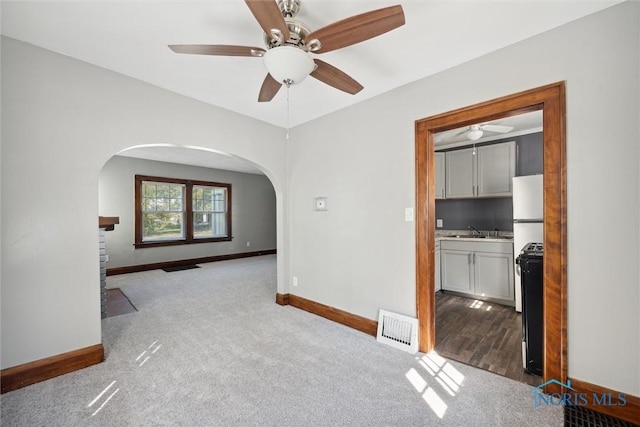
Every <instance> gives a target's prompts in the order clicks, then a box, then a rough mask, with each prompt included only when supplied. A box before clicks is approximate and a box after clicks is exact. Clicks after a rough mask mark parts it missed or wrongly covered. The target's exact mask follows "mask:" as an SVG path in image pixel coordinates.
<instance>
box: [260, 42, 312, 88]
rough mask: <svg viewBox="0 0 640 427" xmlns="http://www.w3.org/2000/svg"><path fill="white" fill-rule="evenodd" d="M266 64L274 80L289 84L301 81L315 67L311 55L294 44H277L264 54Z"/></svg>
mask: <svg viewBox="0 0 640 427" xmlns="http://www.w3.org/2000/svg"><path fill="white" fill-rule="evenodd" d="M264 65H265V67H267V71H269V74H271V77H273V79H274V80H276V81H277V82H279V83H283V84H285V85H287V86H290V85H293V84H297V83H300V82H301V81H303V80H304V79H305V77H307V76H308V75H309V74H310V73H311V72H312V71H313V70H314V69H315V68H316V64H315V62H313V59H312V58H311V56H310V55H309V54H308V53H307V52H305V51H303V50H301V49H299V48H297V47H293V46H277V47H274V48H271V49H269V50H268V51H267V52H266V53H265V54H264Z"/></svg>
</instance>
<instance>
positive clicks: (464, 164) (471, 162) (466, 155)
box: [445, 148, 476, 199]
mask: <svg viewBox="0 0 640 427" xmlns="http://www.w3.org/2000/svg"><path fill="white" fill-rule="evenodd" d="M474 152H475V149H474V148H465V149H463V150H455V151H447V152H446V153H445V160H446V161H445V163H446V171H445V175H446V180H445V182H446V188H447V191H446V197H447V199H454V198H465V197H474V196H475V195H476V194H475V188H476V187H475V186H476V156H475V154H474Z"/></svg>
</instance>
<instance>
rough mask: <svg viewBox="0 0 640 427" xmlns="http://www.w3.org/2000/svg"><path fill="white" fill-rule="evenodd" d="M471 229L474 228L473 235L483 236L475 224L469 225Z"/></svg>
mask: <svg viewBox="0 0 640 427" xmlns="http://www.w3.org/2000/svg"><path fill="white" fill-rule="evenodd" d="M469 230H473V231H472V233H473V235H474V236H475V235H479V236H482V232H481V231H480V230H478V229H477V228H475V227H474V226H473V225H470V226H469Z"/></svg>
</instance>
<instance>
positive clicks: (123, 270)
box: [107, 249, 276, 276]
mask: <svg viewBox="0 0 640 427" xmlns="http://www.w3.org/2000/svg"><path fill="white" fill-rule="evenodd" d="M274 254H276V249H267V250H264V251H255V252H241V253H236V254H226V255H214V256H208V257H203V258H191V259H181V260H178V261H166V262H154V263H152V264H141V265H131V266H126V267H113V268H107V276H115V275H118V274H128V273H139V272H141V271H149V270H159V269H161V268H171V267H182V266H185V265H192V264H204V263H207V262H216V261H227V260H230V259H239V258H250V257H254V256H262V255H274Z"/></svg>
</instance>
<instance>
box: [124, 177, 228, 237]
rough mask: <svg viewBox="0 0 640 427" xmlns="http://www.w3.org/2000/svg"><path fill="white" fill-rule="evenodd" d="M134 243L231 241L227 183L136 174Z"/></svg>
mask: <svg viewBox="0 0 640 427" xmlns="http://www.w3.org/2000/svg"><path fill="white" fill-rule="evenodd" d="M135 203H136V207H135V214H136V215H135V216H136V225H135V246H136V247H148V246H166V245H179V244H191V243H204V242H218V241H229V240H231V185H230V184H220V183H216V182H205V181H189V180H182V179H175V178H160V177H152V176H143V175H136V177H135Z"/></svg>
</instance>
